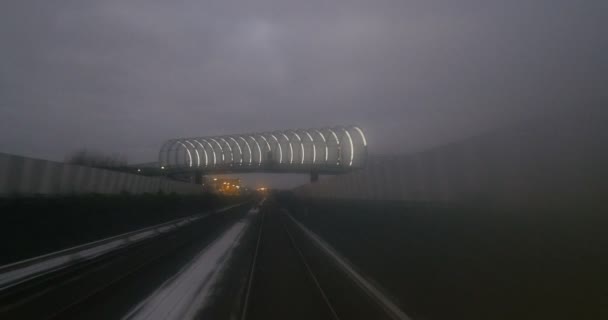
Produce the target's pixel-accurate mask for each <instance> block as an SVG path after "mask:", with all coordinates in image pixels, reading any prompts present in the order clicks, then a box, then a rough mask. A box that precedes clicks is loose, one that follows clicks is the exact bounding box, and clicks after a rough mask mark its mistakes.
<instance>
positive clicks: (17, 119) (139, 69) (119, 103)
mask: <svg viewBox="0 0 608 320" xmlns="http://www.w3.org/2000/svg"><path fill="white" fill-rule="evenodd" d="M607 9H608V8H607V5H606V3H605V1H601V0H598V1H592V0H589V1H567V0H538V1H523V0H522V1H428V0H416V1H397V0H395V1H391V0H381V1H351V0H348V1H346V0H344V1H321V0H313V1H285V0H281V1H279V0H276V1H273V0H267V1H264V0H262V1H252V0H248V1H225V0H222V1H190V0H185V1H124V0H120V1H119V0H108V1H95V2H84V1H67V0H63V1H62V0H58V1H34V0H5V1H3V2H2V4H0V46H1V50H0V146H1V151H4V152H11V153H18V154H26V155H31V156H36V157H42V158H51V159H62V158H63V156H64V154H66V153H67V152H69V151H72V150H74V149H77V148H80V147H82V146H89V147H90V148H92V149H97V150H102V151H108V152H122V153H125V154H127V155H128V156H129V157H130V160H131V161H148V160H151V159H154V158H155V157H156V155H155V154H156V152H157V149H158V147H159V145H160V143H161V142H162V141H163V140H165V139H168V138H171V137H177V136H197V135H214V134H224V133H240V132H249V131H263V130H269V129H281V128H298V127H317V126H324V125H334V124H350V123H357V124H360V125H361V126H363V127H364V128H366V130H367V131H368V133H369V135H370V139H369V140H370V141H371V150H372V151H373V152H393V151H402V152H410V151H414V150H420V149H423V148H426V147H429V146H432V145H437V144H441V143H444V142H446V141H448V140H454V139H458V138H460V137H465V136H468V135H471V134H474V133H477V132H479V131H482V130H486V129H488V128H492V127H494V126H498V125H503V124H505V123H508V122H510V121H516V120H517V119H520V118H522V117H526V116H530V115H537V114H539V113H542V112H550V111H551V108H559V107H576V108H580V107H584V106H587V105H599V104H602V103H605V102H606V93H605V92H606V90H605V89H604V86H605V84H606V71H607V70H606V66H607V59H608V58H607V57H608V52H607V50H606V49H607V47H608V44H607V40H606V39H607V37H606V35H605V31H606V30H608V23H607V22H606V21H608V20H607V18H608V14H607V12H608V10H607Z"/></svg>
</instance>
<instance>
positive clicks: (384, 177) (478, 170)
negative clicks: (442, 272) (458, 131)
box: [295, 112, 608, 210]
mask: <svg viewBox="0 0 608 320" xmlns="http://www.w3.org/2000/svg"><path fill="white" fill-rule="evenodd" d="M605 113H606V112H604V113H602V114H600V115H605ZM605 120H606V117H603V116H597V115H591V114H588V115H578V116H575V117H572V118H566V119H564V118H561V119H558V120H547V121H531V122H528V123H525V124H523V125H520V126H517V127H511V128H509V129H504V130H499V131H495V132H492V133H488V134H484V135H480V136H477V137H473V138H470V139H467V140H464V141H460V142H455V143H450V144H447V145H444V146H441V147H437V148H434V149H431V150H428V151H425V152H421V153H417V154H410V155H393V156H377V155H376V156H374V155H370V156H369V159H368V163H367V167H366V168H365V169H363V170H359V171H356V172H353V173H350V174H346V175H342V176H335V177H331V178H328V179H325V180H323V179H322V180H320V181H319V182H318V183H315V184H309V185H304V186H301V187H299V188H296V189H295V192H296V193H297V194H298V195H300V196H302V197H310V198H325V199H373V200H403V201H433V202H467V203H490V204H496V205H498V206H515V207H548V208H557V209H568V210H570V209H577V208H578V209H580V208H583V207H587V208H591V209H596V208H606V207H607V205H606V200H605V197H606V196H607V195H608V134H607V129H606V128H607V127H606V122H605Z"/></svg>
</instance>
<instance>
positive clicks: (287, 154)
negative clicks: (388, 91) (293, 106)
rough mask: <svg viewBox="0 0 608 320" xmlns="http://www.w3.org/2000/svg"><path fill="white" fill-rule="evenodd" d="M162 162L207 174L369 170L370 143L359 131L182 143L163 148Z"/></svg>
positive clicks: (275, 133) (260, 135) (299, 132)
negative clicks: (367, 163) (256, 171)
mask: <svg viewBox="0 0 608 320" xmlns="http://www.w3.org/2000/svg"><path fill="white" fill-rule="evenodd" d="M158 160H159V165H160V166H161V167H162V168H167V169H193V170H202V171H214V170H234V171H239V169H242V170H252V171H254V170H256V169H260V168H261V169H263V168H272V169H276V170H285V171H291V170H294V171H299V170H301V171H308V170H312V171H314V170H321V171H323V170H332V169H335V170H340V169H345V170H349V169H355V168H360V167H363V166H364V165H365V162H366V160H367V138H366V137H365V134H364V133H363V130H361V128H360V127H357V126H345V127H332V128H320V129H297V130H282V131H273V132H262V133H247V134H235V135H226V136H213V137H190V138H179V139H171V140H168V141H167V142H165V143H164V144H163V146H162V147H161V149H160V153H159V159H158Z"/></svg>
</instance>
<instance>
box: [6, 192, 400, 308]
mask: <svg viewBox="0 0 608 320" xmlns="http://www.w3.org/2000/svg"><path fill="white" fill-rule="evenodd" d="M58 261H59V262H58ZM0 271H1V273H0V318H1V319H202V318H204V319H409V318H408V317H407V316H406V315H405V314H404V313H403V312H401V311H400V310H399V309H398V308H397V307H395V305H393V304H392V303H391V302H390V300H389V299H387V298H386V297H384V296H383V295H382V294H381V293H380V292H379V291H378V290H376V289H375V288H374V287H373V285H371V284H370V283H368V282H366V280H365V279H364V277H361V276H360V275H358V274H357V273H356V271H354V270H353V269H352V268H350V267H349V266H348V264H347V263H346V262H344V261H343V260H341V258H340V257H339V255H338V254H337V253H335V252H332V249H331V248H329V247H327V245H326V244H324V243H323V241H322V240H321V239H319V238H315V235H314V234H312V233H311V232H310V231H308V230H307V229H306V227H304V226H302V225H300V224H299V223H298V222H297V221H295V220H294V219H293V218H292V217H291V216H290V215H289V212H287V211H286V210H285V209H283V208H281V207H280V206H279V205H278V204H277V202H275V201H274V200H273V199H269V200H268V201H264V202H263V203H253V202H252V203H245V204H241V205H238V206H236V207H231V208H226V209H224V210H219V211H218V212H213V213H207V214H200V215H197V216H195V217H194V218H188V219H186V220H184V219H181V220H178V221H173V222H170V223H168V224H163V225H161V226H157V227H155V228H151V229H146V230H140V231H136V232H133V233H130V234H127V235H123V236H118V237H114V238H112V239H108V240H107V241H101V242H99V243H96V244H93V245H89V246H85V247H83V248H76V249H72V250H67V251H65V252H60V253H57V254H54V255H50V256H47V257H42V258H39V259H33V260H32V261H29V262H26V263H22V264H16V265H14V266H9V267H0Z"/></svg>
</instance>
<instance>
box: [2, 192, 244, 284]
mask: <svg viewBox="0 0 608 320" xmlns="http://www.w3.org/2000/svg"><path fill="white" fill-rule="evenodd" d="M247 203H248V202H243V203H239V204H235V205H231V206H227V207H224V208H221V209H218V210H214V211H212V212H205V213H200V214H196V215H191V216H188V217H185V218H179V219H175V220H171V221H167V222H164V223H161V224H157V225H154V226H151V227H146V228H142V229H139V230H135V231H131V232H127V233H123V234H120V235H116V236H113V237H109V238H105V239H101V240H97V241H94V242H89V243H86V244H82V245H79V246H75V247H71V248H68V249H64V250H60V251H56V252H52V253H48V254H45V255H41V256H38V257H34V258H30V259H26V260H22V261H18V262H14V263H11V264H7V265H4V266H0V291H4V290H7V289H9V288H12V287H14V286H17V285H19V284H21V283H23V282H26V281H29V280H32V279H34V278H37V277H40V276H43V275H46V274H49V273H51V272H55V271H58V270H61V269H65V268H67V267H70V266H72V265H74V264H76V263H79V262H82V261H87V260H91V259H94V258H96V257H99V256H101V255H104V254H108V253H110V252H112V251H115V250H119V249H123V248H126V247H128V246H131V245H133V244H136V243H140V242H142V241H144V240H146V239H150V238H153V237H156V236H158V235H161V234H164V233H167V232H170V231H174V230H176V229H178V228H181V227H183V226H186V225H189V224H191V223H193V222H194V221H197V220H200V219H203V218H206V217H207V216H209V215H211V214H213V213H221V212H225V211H228V210H230V209H233V208H236V207H239V206H242V205H244V204H247Z"/></svg>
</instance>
